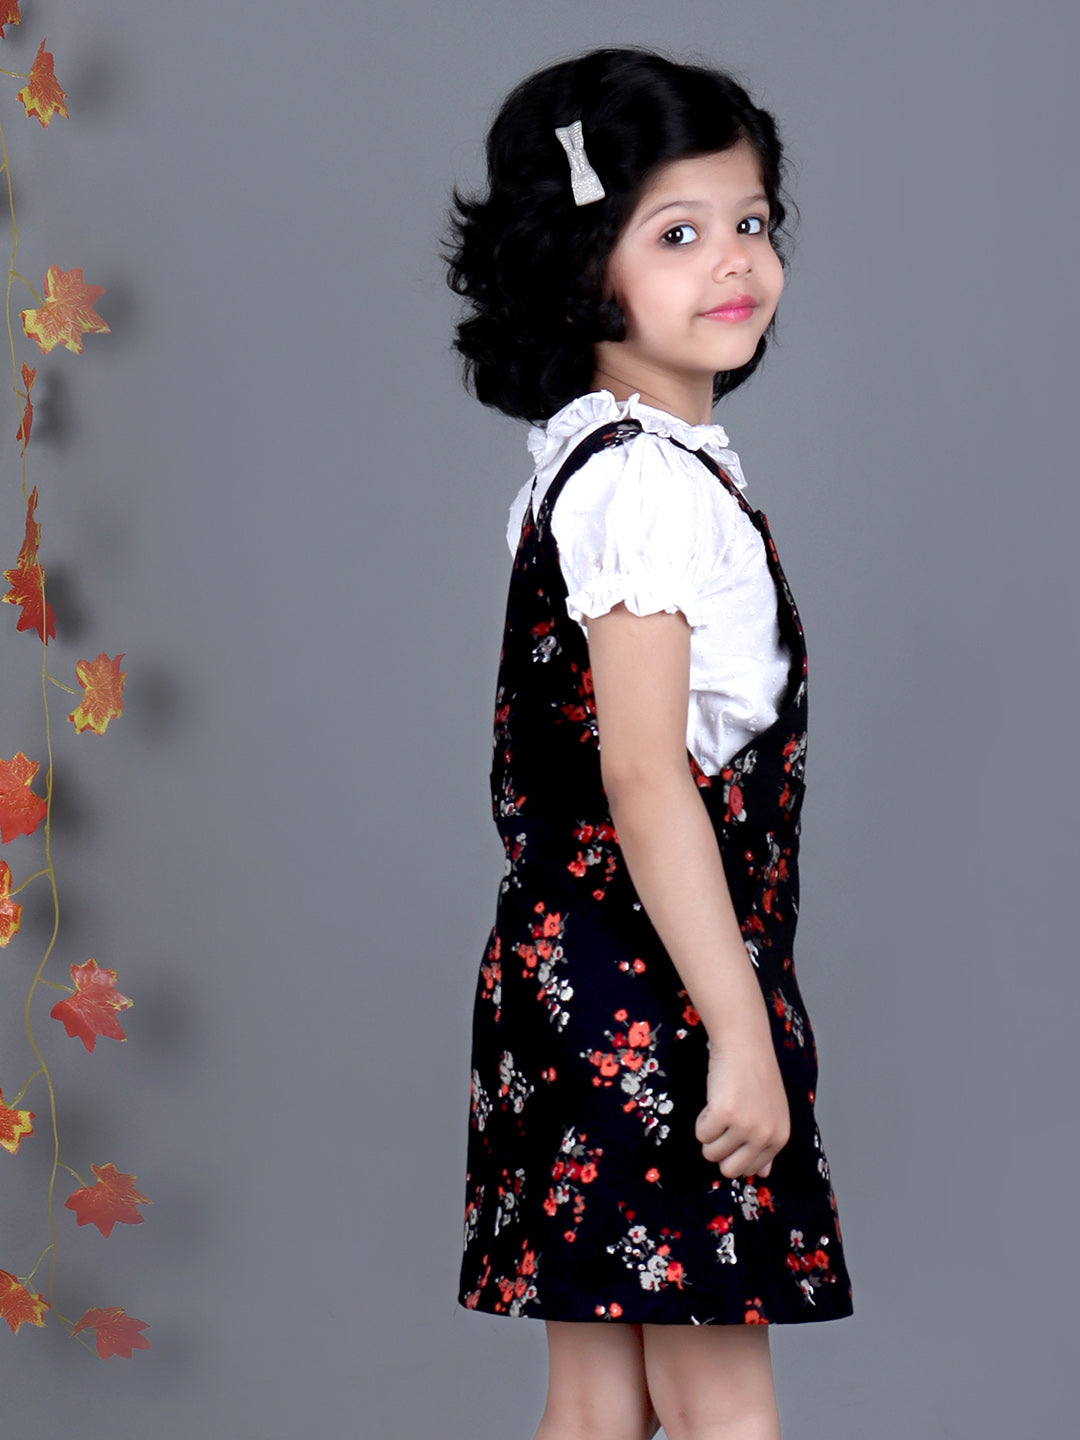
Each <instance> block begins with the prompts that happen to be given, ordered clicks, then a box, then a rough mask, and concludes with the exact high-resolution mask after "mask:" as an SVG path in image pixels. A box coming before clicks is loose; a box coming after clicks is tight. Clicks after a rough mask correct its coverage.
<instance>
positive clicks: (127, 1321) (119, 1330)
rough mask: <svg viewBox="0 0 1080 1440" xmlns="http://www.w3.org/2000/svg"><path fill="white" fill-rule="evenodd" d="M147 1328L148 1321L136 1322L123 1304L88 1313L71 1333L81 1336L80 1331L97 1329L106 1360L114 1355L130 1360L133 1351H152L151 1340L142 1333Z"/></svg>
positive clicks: (99, 1350) (98, 1344) (102, 1353)
mask: <svg viewBox="0 0 1080 1440" xmlns="http://www.w3.org/2000/svg"><path fill="white" fill-rule="evenodd" d="M147 1326H148V1322H147V1321H146V1320H136V1319H135V1317H134V1315H128V1314H127V1313H126V1312H125V1310H124V1307H123V1306H122V1305H110V1306H108V1307H107V1308H105V1309H98V1310H87V1312H86V1314H85V1315H84V1316H83V1317H82V1319H81V1320H76V1321H75V1324H74V1325H73V1326H72V1330H71V1333H72V1334H73V1335H78V1333H79V1331H80V1330H95V1331H96V1332H97V1353H98V1354H99V1355H100V1356H101V1358H102V1360H107V1359H108V1358H109V1356H110V1355H120V1356H121V1357H122V1358H123V1359H125V1360H130V1359H131V1352H132V1351H133V1350H149V1349H150V1341H149V1340H147V1338H146V1336H145V1335H140V1334H139V1331H140V1330H145V1329H147Z"/></svg>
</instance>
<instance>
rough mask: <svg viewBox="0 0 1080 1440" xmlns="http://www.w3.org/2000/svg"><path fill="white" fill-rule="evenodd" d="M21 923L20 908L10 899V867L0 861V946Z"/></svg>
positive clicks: (5, 942) (6, 941) (3, 861)
mask: <svg viewBox="0 0 1080 1440" xmlns="http://www.w3.org/2000/svg"><path fill="white" fill-rule="evenodd" d="M21 923H22V906H21V905H16V903H15V901H14V900H12V898H11V866H10V865H9V864H8V863H7V861H6V860H0V945H6V944H7V943H8V941H9V940H10V939H11V937H12V936H13V935H14V934H15V932H16V931H17V930H18V928H19V926H20V924H21Z"/></svg>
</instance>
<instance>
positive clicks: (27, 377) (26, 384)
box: [0, 0, 37, 455]
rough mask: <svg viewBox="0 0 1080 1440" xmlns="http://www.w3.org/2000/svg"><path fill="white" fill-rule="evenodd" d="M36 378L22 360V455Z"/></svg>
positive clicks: (17, 434) (18, 434) (33, 368)
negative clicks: (23, 402) (31, 392)
mask: <svg viewBox="0 0 1080 1440" xmlns="http://www.w3.org/2000/svg"><path fill="white" fill-rule="evenodd" d="M0 4H3V0H0ZM2 33H3V30H2V27H0V34H2ZM36 379H37V366H36V365H27V363H26V361H25V360H24V361H23V363H22V383H23V395H24V397H25V400H26V404H25V405H24V406H23V413H22V419H21V420H20V421H19V428H18V430H17V431H16V432H15V439H16V440H21V441H22V448H23V454H24V455H25V454H26V446H27V443H28V441H29V439H30V427H31V425H33V423H34V406H33V403H32V401H31V399H30V387H31V385H33V383H34V381H35V380H36Z"/></svg>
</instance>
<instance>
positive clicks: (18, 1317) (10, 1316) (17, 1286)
mask: <svg viewBox="0 0 1080 1440" xmlns="http://www.w3.org/2000/svg"><path fill="white" fill-rule="evenodd" d="M48 1308H49V1302H48V1301H47V1300H46V1299H45V1297H44V1295H35V1294H34V1292H33V1291H32V1290H27V1288H26V1286H25V1285H24V1284H23V1283H22V1281H21V1280H20V1279H19V1277H18V1276H17V1275H12V1274H10V1273H9V1272H8V1271H7V1270H0V1318H3V1319H4V1320H6V1321H7V1323H8V1324H9V1325H10V1326H11V1333H12V1334H13V1335H17V1334H18V1332H19V1326H20V1325H24V1324H29V1325H44V1324H45V1311H46V1310H48Z"/></svg>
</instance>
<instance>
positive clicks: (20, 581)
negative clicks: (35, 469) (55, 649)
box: [0, 485, 56, 645]
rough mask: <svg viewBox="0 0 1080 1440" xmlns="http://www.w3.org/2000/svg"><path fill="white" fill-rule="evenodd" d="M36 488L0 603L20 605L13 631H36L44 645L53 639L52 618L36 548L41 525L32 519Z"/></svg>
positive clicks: (0, 596)
mask: <svg viewBox="0 0 1080 1440" xmlns="http://www.w3.org/2000/svg"><path fill="white" fill-rule="evenodd" d="M37 500H38V493H37V486H36V485H35V486H34V488H33V490H31V492H30V494H29V496H28V497H27V501H26V535H25V537H24V539H23V543H22V547H21V549H20V550H19V558H18V560H17V561H16V564H15V568H14V570H5V571H4V579H5V580H7V581H9V582H10V584H11V589H10V590H9V591H8V593H7V594H6V595H0V600H6V601H7V603H8V604H9V605H21V606H22V614H21V615H20V616H19V623H18V624H17V625H16V626H15V629H16V630H36V631H37V633H38V638H39V639H40V640H41V641H43V642H44V643H45V644H46V645H47V644H48V643H49V641H50V640H55V639H56V616H55V614H54V613H53V608H52V606H51V605H50V604H49V602H48V601H47V600H46V599H45V571H44V569H43V568H42V566H41V565H40V563H39V562H38V558H37V554H38V546H39V545H40V543H41V526H40V525H39V524H38V522H37V521H36V520H35V519H34V511H35V510H36V509H37Z"/></svg>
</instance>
